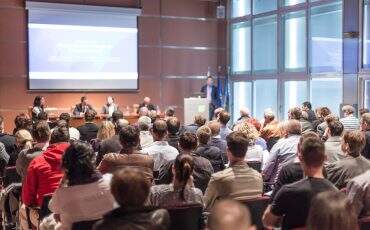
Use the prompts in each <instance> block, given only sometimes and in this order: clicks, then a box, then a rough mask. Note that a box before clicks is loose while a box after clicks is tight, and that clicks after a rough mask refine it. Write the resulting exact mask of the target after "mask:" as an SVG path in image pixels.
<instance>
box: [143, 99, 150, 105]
mask: <svg viewBox="0 0 370 230" xmlns="http://www.w3.org/2000/svg"><path fill="white" fill-rule="evenodd" d="M144 103H145V104H146V105H148V104H149V103H150V97H144Z"/></svg>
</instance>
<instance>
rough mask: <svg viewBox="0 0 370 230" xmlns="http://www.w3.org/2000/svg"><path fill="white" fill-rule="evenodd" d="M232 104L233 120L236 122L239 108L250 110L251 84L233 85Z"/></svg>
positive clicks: (236, 83)
mask: <svg viewBox="0 0 370 230" xmlns="http://www.w3.org/2000/svg"><path fill="white" fill-rule="evenodd" d="M233 103H234V106H233V108H234V109H233V115H234V116H233V118H234V121H236V119H238V117H239V116H238V115H239V109H240V108H241V107H243V106H245V107H247V108H249V109H251V108H252V82H235V83H234V93H233Z"/></svg>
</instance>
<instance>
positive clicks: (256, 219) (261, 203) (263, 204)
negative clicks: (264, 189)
mask: <svg viewBox="0 0 370 230" xmlns="http://www.w3.org/2000/svg"><path fill="white" fill-rule="evenodd" d="M269 200H270V197H268V196H261V197H257V198H252V199H247V200H241V201H240V202H242V203H243V204H245V205H246V206H247V207H248V208H249V211H250V212H251V218H252V223H253V224H254V225H255V226H256V227H257V229H263V224H262V216H263V213H264V211H265V209H266V208H267V206H268V203H269Z"/></svg>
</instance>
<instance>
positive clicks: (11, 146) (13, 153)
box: [0, 133, 18, 166]
mask: <svg viewBox="0 0 370 230" xmlns="http://www.w3.org/2000/svg"><path fill="white" fill-rule="evenodd" d="M0 142H1V143H3V144H4V146H5V150H6V153H7V154H8V155H9V157H10V159H9V162H8V166H15V162H16V161H17V158H18V151H17V147H16V145H15V137H14V136H12V135H8V134H5V133H0Z"/></svg>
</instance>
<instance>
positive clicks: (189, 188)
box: [149, 154, 203, 207]
mask: <svg viewBox="0 0 370 230" xmlns="http://www.w3.org/2000/svg"><path fill="white" fill-rule="evenodd" d="M193 169H194V161H193V157H192V156H191V155H189V154H179V155H177V157H176V159H175V162H174V164H173V166H172V173H173V181H172V183H171V184H167V185H156V186H153V187H152V188H151V192H150V196H149V202H150V205H152V206H159V207H173V206H182V205H188V204H202V205H203V194H202V191H201V190H200V189H198V188H195V187H194V183H193V177H192V174H193Z"/></svg>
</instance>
